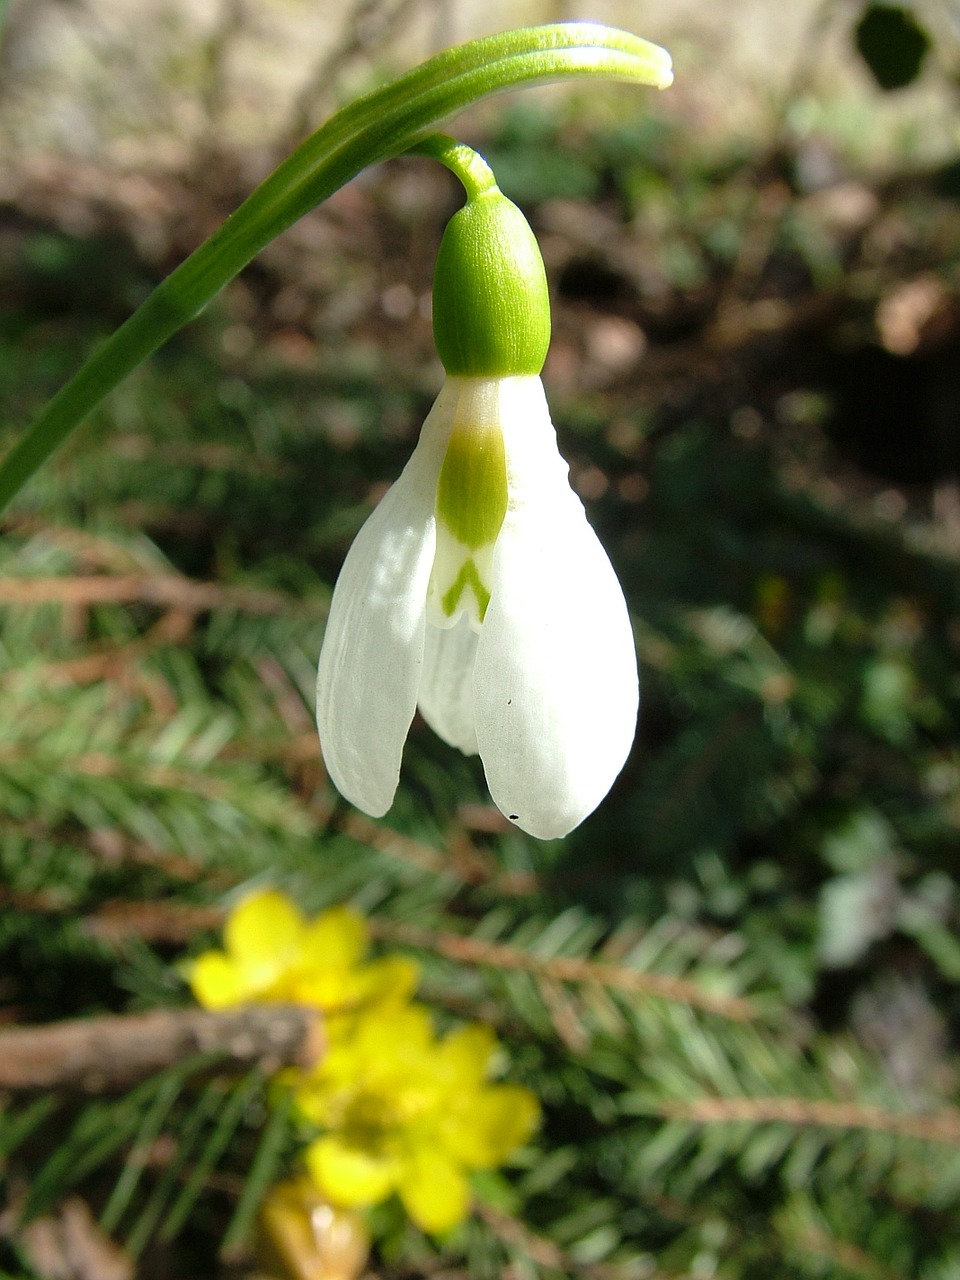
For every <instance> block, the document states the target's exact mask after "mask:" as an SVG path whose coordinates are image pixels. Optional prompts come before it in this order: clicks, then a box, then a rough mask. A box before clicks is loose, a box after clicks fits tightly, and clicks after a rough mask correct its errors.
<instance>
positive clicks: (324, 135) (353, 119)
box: [0, 22, 672, 511]
mask: <svg viewBox="0 0 960 1280" xmlns="http://www.w3.org/2000/svg"><path fill="white" fill-rule="evenodd" d="M579 76H600V77H601V78H603V79H608V80H620V81H626V82H632V83H634V84H645V85H653V86H655V87H658V88H665V87H666V86H667V85H668V84H670V82H671V79H672V72H671V69H670V57H669V55H668V54H667V53H666V52H665V51H664V50H663V49H660V48H659V47H658V46H657V45H653V44H650V43H648V42H647V41H646V40H641V39H640V38H639V37H638V36H634V35H631V34H629V33H628V32H625V31H617V30H615V29H614V28H612V27H605V26H600V25H596V24H593V23H576V22H571V23H559V24H556V25H551V26H543V27H527V28H522V29H520V30H517V31H508V32H504V33H503V34H502V35H496V36H489V37H487V38H486V39H483V40H473V41H471V42H470V43H469V44H465V45H461V46H459V47H458V48H455V49H449V50H447V51H446V52H444V53H441V54H438V55H437V57H435V58H431V59H430V60H429V61H428V62H425V63H423V64H422V65H421V66H419V67H416V68H415V69H414V70H413V71H409V72H407V74H406V75H403V76H401V77H400V78H399V79H397V80H395V81H393V82H392V83H391V84H388V85H385V86H384V87H383V88H382V89H378V90H377V91H375V92H374V93H371V94H369V95H367V96H366V97H364V98H360V99H358V100H357V101H356V102H353V103H350V104H349V105H348V106H346V107H344V108H343V109H342V110H341V111H338V112H337V113H336V115H334V116H333V117H331V119H330V120H329V121H327V123H326V124H325V125H323V126H322V127H321V128H320V129H318V130H317V132H316V133H314V134H312V135H311V136H310V137H309V138H308V139H307V140H306V141H305V142H304V143H303V144H302V145H301V146H300V147H298V148H297V150H296V151H295V152H294V153H293V154H292V155H291V156H289V157H288V159H286V160H285V161H284V162H283V163H282V164H281V165H280V166H279V167H278V168H277V169H275V170H274V172H273V173H272V174H271V175H270V177H268V178H267V179H266V180H265V181H264V182H263V183H261V185H260V186H259V187H257V189H256V190H255V191H254V192H253V193H252V194H251V195H250V196H248V198H247V199H246V200H245V201H244V202H243V204H242V205H241V206H240V207H239V209H237V211H236V212H235V213H234V214H233V215H232V216H231V217H230V218H228V219H227V221H226V222H225V223H224V224H223V226H222V227H220V229H219V230H218V231H216V232H214V234H213V235H212V236H211V237H210V238H209V239H208V240H206V241H204V243H203V244H202V245H200V247H199V248H198V249H196V250H195V251H194V252H193V253H192V254H191V255H190V257H189V258H187V259H186V260H185V261H184V262H183V263H181V265H180V266H179V267H177V268H176V270H175V271H173V272H172V273H171V275H169V276H168V277H167V278H166V280H164V281H163V282H162V283H161V284H160V285H158V286H157V288H156V289H155V290H154V291H153V293H152V294H151V295H150V296H149V297H148V298H147V300H146V302H144V303H143V305H142V306H141V307H140V308H139V309H138V310H137V311H135V312H134V314H133V315H132V316H131V317H130V318H129V320H127V321H126V322H125V323H124V324H123V325H121V327H120V328H119V329H117V331H116V332H115V333H114V334H112V336H111V337H110V338H108V339H107V341H106V342H105V343H104V344H103V345H102V346H101V347H100V348H99V349H98V350H97V351H96V352H94V354H93V355H92V356H91V358H90V359H89V360H88V361H87V363H86V364H85V365H84V366H83V367H82V368H81V369H80V371H79V373H77V374H76V376H75V377H74V378H73V379H72V380H71V381H70V382H68V383H67V385H66V386H65V387H64V388H63V389H62V390H61V391H60V392H59V393H58V394H57V395H56V396H54V398H53V399H52V400H51V401H50V402H49V403H48V404H47V406H46V408H45V409H44V410H43V411H42V413H41V414H40V416H39V417H38V418H37V419H36V421H35V422H34V423H33V425H32V426H31V427H30V428H29V429H28V430H27V431H26V432H25V433H24V434H23V435H22V436H21V437H20V439H19V440H18V441H17V443H16V444H15V445H14V446H13V448H12V449H11V450H10V451H9V453H8V454H7V455H6V457H5V458H4V459H3V461H2V463H0V511H2V510H3V508H4V507H5V506H6V505H7V503H8V502H9V501H10V499H11V498H12V497H14V495H15V494H16V493H17V492H18V491H19V489H20V488H21V487H22V486H23V484H25V482H26V481H27V480H28V479H29V478H30V477H31V476H32V475H33V473H34V472H35V471H36V470H37V469H38V467H40V466H41V464H42V463H43V462H44V461H45V460H46V459H47V458H48V457H49V456H50V454H51V453H52V452H53V451H54V449H56V448H57V446H58V445H60V444H61V443H62V442H63V441H64V440H65V439H66V437H67V436H68V435H69V434H70V432H71V431H73V429H74V428H75V427H77V426H78V425H79V424H80V422H81V421H82V420H83V419H84V418H85V417H86V415H87V414H88V413H89V412H90V410H91V409H93V408H94V407H95V406H96V405H97V404H99V402H100V401H101V400H102V399H103V398H104V396H106V395H107V394H108V392H110V391H112V390H113V388H114V387H115V386H117V384H118V383H119V382H121V381H122V379H123V378H125V377H126V375H127V374H128V373H130V372H131V371H132V370H133V369H135V368H136V366H137V365H138V364H140V363H141V362H142V361H143V360H144V359H146V357H147V356H148V355H150V354H151V352H153V351H155V350H156V349H157V347H159V346H161V345H162V344H163V343H164V342H166V340H167V339H168V338H169V337H171V335H172V334H174V333H176V331H177V330H178V329H180V328H182V326H183V325H185V324H187V323H188V321H190V320H192V319H194V317H195V316H196V315H197V314H198V313H199V312H200V311H201V310H202V309H203V308H204V307H205V306H206V305H207V303H208V302H209V301H210V300H211V298H213V297H214V296H215V295H216V294H217V293H218V292H219V291H220V289H222V288H223V286H224V285H225V284H227V283H228V282H229V281H230V280H232V279H233V277H234V276H235V275H237V274H238V272H239V271H241V270H242V268H243V267H245V266H246V265H247V263H248V262H249V261H250V260H251V259H252V258H253V257H254V256H255V255H256V254H257V253H259V251H260V250H261V249H262V248H263V247H264V245H266V244H268V243H269V242H270V241H271V240H272V239H273V238H274V237H275V236H278V235H279V234H280V233H281V232H282V231H285V230H286V229H287V227H289V226H290V225H291V224H292V223H294V222H296V220H297V219H298V218H300V217H302V216H303V214H305V213H307V212H309V210H310V209H312V208H314V207H315V206H316V205H317V204H319V203H320V202H321V201H323V200H325V199H327V197H328V196H330V195H332V194H333V192H334V191H337V190H338V189H339V188H340V187H342V186H343V185H344V183H346V182H348V181H349V180H350V179H351V178H353V177H355V176H356V175H357V174H358V173H359V172H360V171H361V170H362V169H365V168H367V166H368V165H371V164H375V163H377V162H378V161H381V160H385V159H387V158H388V157H390V156H397V155H400V154H402V153H403V152H404V151H407V150H409V149H410V148H411V147H412V146H416V145H417V144H418V143H419V142H420V141H422V139H421V135H422V134H423V132H424V131H425V130H428V129H430V128H431V126H433V125H434V124H436V123H437V122H438V121H440V120H443V119H445V118H446V117H448V116H450V115H452V114H453V113H455V112H457V111H461V110H463V108H465V107H467V106H469V105H471V104H472V103H474V102H476V101H478V100H479V99H480V98H483V97H486V96H487V95H489V94H492V93H497V92H500V91H502V90H505V89H513V88H519V87H522V86H530V85H538V84H547V83H549V82H552V81H558V80H567V79H573V78H575V77H579ZM458 176H459V175H458Z"/></svg>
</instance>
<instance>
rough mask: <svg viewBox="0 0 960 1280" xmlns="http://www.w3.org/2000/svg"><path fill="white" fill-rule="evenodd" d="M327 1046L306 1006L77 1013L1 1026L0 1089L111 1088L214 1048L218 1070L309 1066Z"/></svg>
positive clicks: (91, 1090) (312, 1011) (316, 1018)
mask: <svg viewBox="0 0 960 1280" xmlns="http://www.w3.org/2000/svg"><path fill="white" fill-rule="evenodd" d="M323 1049H324V1040H323V1031H322V1027H321V1023H320V1014H319V1013H318V1012H317V1010H316V1009H311V1008H306V1007H304V1006H302V1005H289V1004H263V1005H247V1006H245V1007H242V1008H239V1009H229V1010H226V1011H224V1012H213V1013H212V1012H208V1011H207V1010H204V1009H157V1010H155V1011H153V1012H152V1013H145V1014H131V1015H121V1016H104V1017H95V1018H76V1019H71V1020H70V1021H68V1022H55V1023H52V1024H50V1025H48V1026H43V1027H12V1028H10V1029H8V1030H4V1031H0V1089H11V1090H18V1091H19V1090H26V1091H34V1090H43V1089H70V1090H74V1091H79V1092H81V1093H108V1092H112V1091H114V1090H122V1089H126V1088H129V1087H130V1086H131V1085H134V1084H136V1083H137V1082H138V1081H140V1080H145V1079H147V1078H148V1077H149V1076H151V1075H153V1074H154V1073H155V1072H157V1071H162V1070H163V1069H164V1068H165V1067H170V1066H174V1065H175V1064H176V1063H178V1062H182V1061H183V1060H184V1059H185V1058H187V1057H190V1056H191V1055H193V1054H209V1055H210V1057H211V1059H212V1061H213V1062H214V1063H215V1064H216V1067H217V1069H218V1070H224V1071H244V1070H246V1069H247V1068H249V1067H252V1066H255V1065H257V1064H259V1065H260V1066H261V1067H262V1068H263V1070H264V1071H266V1072H268V1073H269V1072H273V1071H277V1070H279V1068H280V1067H284V1066H301V1067H308V1066H312V1065H313V1064H314V1063H316V1062H317V1061H319V1059H320V1057H321V1055H322V1053H323Z"/></svg>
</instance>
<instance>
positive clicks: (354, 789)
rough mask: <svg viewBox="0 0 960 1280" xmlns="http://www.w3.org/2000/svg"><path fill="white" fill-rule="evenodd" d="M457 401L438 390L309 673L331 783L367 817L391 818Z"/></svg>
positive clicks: (359, 551)
mask: <svg viewBox="0 0 960 1280" xmlns="http://www.w3.org/2000/svg"><path fill="white" fill-rule="evenodd" d="M458 394H459V392H458V389H457V387H456V385H453V386H451V384H450V383H446V384H445V385H444V387H443V389H442V390H441V392H440V395H439V396H438V397H437V401H436V403H435V404H434V406H433V408H432V409H431V411H430V414H429V415H428V417H427V420H426V421H425V422H424V424H423V429H422V431H421V434H420V441H419V443H418V444H417V447H416V449H415V450H414V452H413V454H412V455H411V457H410V461H409V462H408V463H407V465H406V467H405V468H404V469H403V472H402V474H401V475H400V478H399V479H398V480H397V481H396V483H395V484H394V485H393V486H392V487H391V488H390V489H389V490H388V492H387V494H386V495H385V497H384V498H383V499H382V501H381V502H380V505H379V506H378V507H377V509H376V510H375V511H374V512H373V514H372V515H371V516H370V518H369V519H368V520H367V522H366V524H365V525H364V526H363V528H362V529H361V530H360V532H359V534H358V535H357V537H356V539H355V541H354V543H353V546H352V547H351V548H350V550H349V552H348V553H347V558H346V560H345V561H344V564H343V569H342V570H341V572H340V577H339V579H338V580H337V585H336V588H335V590H334V593H333V600H332V602H331V605H330V617H329V619H328V621H327V628H326V632H325V634H324V639H323V648H322V650H321V653H320V666H319V670H318V672H317V727H318V729H319V731H320V745H321V747H322V750H323V758H324V762H325V763H326V766H327V769H328V771H329V773H330V777H331V778H332V779H333V781H334V783H335V784H336V786H337V789H338V790H339V791H340V792H342V794H343V795H344V796H346V797H347V799H348V800H352V801H353V803H354V804H355V805H357V806H358V807H359V808H361V809H363V810H364V811H365V812H366V813H369V814H371V815H372V816H373V817H377V818H379V817H381V816H382V815H383V814H384V813H386V811H387V810H388V809H389V808H390V805H391V804H392V802H393V796H394V793H395V791H396V789H397V781H398V779H399V776H400V759H401V756H402V755H403V744H404V742H405V740H406V737H407V731H408V730H409V728H410V721H411V720H412V719H413V713H414V710H415V709H416V703H417V688H418V685H419V682H420V669H421V660H422V656H423V632H424V612H425V606H426V598H427V583H428V582H429V579H430V569H431V566H432V564H433V553H434V542H435V532H434V502H435V497H436V490H437V476H438V475H439V472H440V464H441V462H442V461H443V455H444V450H445V449H446V443H447V437H448V436H449V434H450V427H451V424H452V421H453V410H454V408H455V407H456V402H457V396H458Z"/></svg>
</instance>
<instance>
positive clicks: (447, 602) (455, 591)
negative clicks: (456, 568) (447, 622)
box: [440, 558, 490, 622]
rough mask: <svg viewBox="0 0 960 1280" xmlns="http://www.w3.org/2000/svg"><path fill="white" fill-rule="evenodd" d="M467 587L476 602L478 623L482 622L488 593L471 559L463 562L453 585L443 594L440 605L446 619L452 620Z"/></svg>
mask: <svg viewBox="0 0 960 1280" xmlns="http://www.w3.org/2000/svg"><path fill="white" fill-rule="evenodd" d="M467 587H469V588H470V589H471V590H472V591H473V594H474V596H475V597H476V601H477V608H478V610H479V613H480V621H481V622H482V621H483V617H484V614H485V613H486V612H487V605H488V604H489V603H490V592H489V591H488V590H487V588H486V587H485V586H484V585H483V579H482V578H481V577H480V573H479V570H478V569H477V566H476V563H475V562H474V560H473V559H472V558H471V559H470V560H464V562H463V564H462V565H461V566H460V572H459V573H458V574H457V576H456V578H455V579H454V581H453V585H452V586H451V587H450V589H449V590H447V591H445V592H444V593H443V596H442V597H441V600H440V603H441V605H442V606H443V612H444V613H445V614H446V615H447V617H448V618H452V617H453V614H454V610H455V609H456V608H457V606H458V605H459V603H460V597H461V596H462V595H463V593H464V591H465V590H466V589H467Z"/></svg>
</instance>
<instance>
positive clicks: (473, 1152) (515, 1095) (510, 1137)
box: [441, 1084, 540, 1169]
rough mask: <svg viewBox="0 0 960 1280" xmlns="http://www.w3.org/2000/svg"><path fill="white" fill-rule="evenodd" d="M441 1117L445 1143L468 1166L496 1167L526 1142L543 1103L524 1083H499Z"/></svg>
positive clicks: (466, 1099)
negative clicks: (540, 1102)
mask: <svg viewBox="0 0 960 1280" xmlns="http://www.w3.org/2000/svg"><path fill="white" fill-rule="evenodd" d="M464 1103H465V1105H464V1106H463V1108H462V1109H458V1110H457V1111H456V1112H453V1113H452V1114H448V1115H447V1116H446V1117H445V1118H444V1119H443V1121H442V1128H441V1133H442V1140H443V1143H444V1146H445V1147H446V1148H447V1149H448V1150H449V1151H450V1152H451V1153H452V1154H453V1155H454V1156H456V1158H457V1159H458V1160H460V1161H461V1162H462V1163H463V1164H465V1165H466V1166H467V1168H468V1169H493V1168H495V1167H496V1166H497V1165H498V1164H502V1163H503V1162H504V1160H506V1158H507V1157H508V1156H509V1155H510V1154H511V1153H512V1152H514V1151H516V1149H517V1148H518V1147H521V1146H523V1144H524V1143H525V1142H526V1140H527V1139H528V1138H529V1137H530V1134H531V1133H532V1132H533V1130H534V1129H535V1128H536V1125H537V1122H538V1120H539V1119H540V1104H539V1102H538V1101H537V1099H536V1097H535V1096H534V1094H532V1093H531V1092H530V1090H529V1089H524V1088H523V1087H522V1086H521V1085H513V1084H497V1085H490V1086H488V1087H487V1088H485V1089H481V1090H480V1091H479V1092H477V1093H475V1094H473V1095H472V1096H471V1097H469V1098H465V1099H464Z"/></svg>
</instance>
